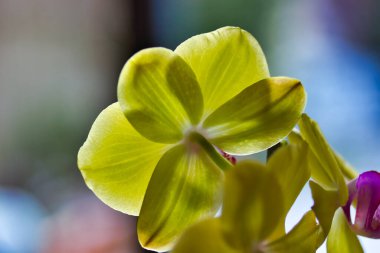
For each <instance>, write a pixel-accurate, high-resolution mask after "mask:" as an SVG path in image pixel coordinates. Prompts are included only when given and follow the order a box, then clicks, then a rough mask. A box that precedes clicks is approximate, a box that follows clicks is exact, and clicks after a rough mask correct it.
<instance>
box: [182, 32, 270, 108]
mask: <svg viewBox="0 0 380 253" xmlns="http://www.w3.org/2000/svg"><path fill="white" fill-rule="evenodd" d="M175 52H176V53H178V54H179V55H180V56H181V57H182V58H183V59H184V60H185V61H186V62H187V63H188V64H189V65H190V66H191V68H192V69H193V71H194V72H195V75H196V76H197V78H198V81H199V84H200V86H201V89H202V93H203V96H204V101H205V113H206V114H209V113H212V112H213V111H214V110H215V109H217V108H218V107H219V106H221V105H222V104H224V103H225V102H226V101H228V100H229V99H231V98H232V97H234V96H235V95H236V94H238V93H239V92H241V91H242V90H243V89H244V88H246V87H248V86H249V85H251V84H253V83H255V82H257V81H259V80H261V79H263V78H266V77H269V71H268V66H267V63H266V59H265V56H264V54H263V52H262V50H261V48H260V45H259V44H258V43H257V41H256V39H255V38H253V37H252V35H251V34H249V33H248V32H246V31H244V30H242V29H240V28H237V27H223V28H220V29H218V30H216V31H213V32H210V33H205V34H200V35H197V36H194V37H192V38H190V39H188V40H186V41H185V42H183V43H182V44H181V45H179V46H178V47H177V48H176V50H175Z"/></svg>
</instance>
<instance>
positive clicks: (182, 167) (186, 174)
mask: <svg viewBox="0 0 380 253" xmlns="http://www.w3.org/2000/svg"><path fill="white" fill-rule="evenodd" d="M194 145H195V144H191V145H188V146H185V145H178V146H176V147H173V148H172V149H171V150H169V151H168V152H167V153H166V154H165V155H164V156H163V157H162V159H161V160H160V161H159V163H158V165H157V167H156V169H155V170H154V173H153V175H152V179H151V180H150V183H149V186H148V189H147V192H146V195H145V198H144V202H143V205H142V208H141V213H140V216H139V219H138V224H137V230H138V237H139V241H140V243H141V244H142V245H143V246H144V247H145V248H147V249H152V250H154V251H167V250H169V249H171V247H172V246H173V243H174V241H175V240H176V239H177V238H178V236H179V235H180V234H181V233H182V232H183V231H184V230H185V229H186V228H188V227H189V226H190V225H191V224H193V223H194V222H196V221H198V220H200V219H201V218H204V217H209V216H213V215H215V213H216V212H217V211H218V209H219V208H220V204H221V201H222V188H223V181H224V180H223V177H224V176H223V173H222V171H221V170H220V169H219V168H218V167H217V166H216V165H215V164H214V162H213V161H211V160H210V158H209V157H208V156H207V154H206V153H205V151H204V150H203V149H202V148H201V147H200V146H196V145H195V146H194Z"/></svg>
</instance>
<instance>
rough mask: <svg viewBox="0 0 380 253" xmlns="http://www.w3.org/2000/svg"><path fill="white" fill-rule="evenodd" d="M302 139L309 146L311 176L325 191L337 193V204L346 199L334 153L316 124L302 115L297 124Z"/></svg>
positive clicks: (345, 188) (346, 190)
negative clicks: (335, 191)
mask: <svg viewBox="0 0 380 253" xmlns="http://www.w3.org/2000/svg"><path fill="white" fill-rule="evenodd" d="M299 127H300V129H301V134H302V137H303V138H304V139H305V141H306V142H307V143H308V144H309V147H310V149H311V151H312V152H311V154H310V155H309V161H310V167H311V176H312V178H313V179H315V181H317V182H318V183H319V184H320V185H321V186H322V187H324V188H325V189H326V190H329V191H330V190H331V191H334V190H337V191H338V192H339V203H340V206H343V205H344V204H345V203H346V201H347V199H348V189H347V186H346V182H345V180H344V177H343V174H342V173H341V170H340V167H339V163H338V161H337V160H336V157H335V154H334V151H333V150H332V148H331V147H330V146H329V144H328V143H327V141H326V139H325V138H324V136H323V134H322V132H321V130H320V128H319V126H318V124H317V123H316V122H314V121H313V120H311V119H310V118H309V117H308V116H307V115H306V114H303V115H302V117H301V120H300V122H299Z"/></svg>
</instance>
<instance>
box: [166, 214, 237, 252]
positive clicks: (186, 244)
mask: <svg viewBox="0 0 380 253" xmlns="http://www.w3.org/2000/svg"><path fill="white" fill-rule="evenodd" d="M171 252H172V253H241V251H240V250H237V249H233V248H231V247H230V246H229V245H228V244H227V243H226V241H225V240H224V237H223V235H222V230H221V224H220V219H216V218H213V219H206V220H203V221H201V222H199V223H197V224H195V225H194V226H191V227H190V228H189V229H187V230H186V231H185V233H183V235H182V236H181V238H180V239H179V240H178V242H177V243H176V245H175V246H174V249H173V250H172V251H171Z"/></svg>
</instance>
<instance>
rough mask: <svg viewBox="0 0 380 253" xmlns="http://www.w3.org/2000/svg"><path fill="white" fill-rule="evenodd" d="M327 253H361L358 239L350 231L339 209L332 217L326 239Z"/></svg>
mask: <svg viewBox="0 0 380 253" xmlns="http://www.w3.org/2000/svg"><path fill="white" fill-rule="evenodd" d="M327 252H328V253H336V252H339V253H363V252H364V251H363V248H362V246H361V245H360V242H359V239H358V238H357V236H356V235H355V234H354V232H352V231H351V228H350V226H349V225H348V222H347V219H346V215H345V214H344V212H343V210H342V209H341V208H339V209H338V210H337V211H336V212H335V215H334V220H333V224H332V227H331V230H330V233H329V236H328V237H327Z"/></svg>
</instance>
